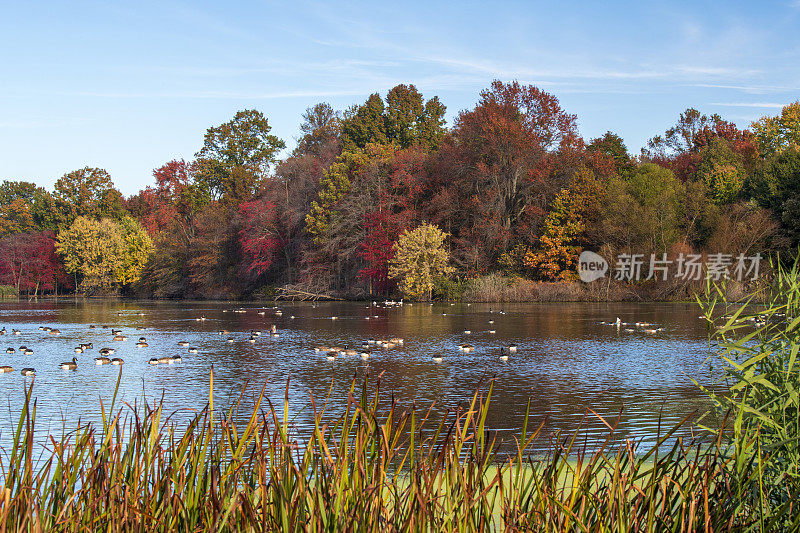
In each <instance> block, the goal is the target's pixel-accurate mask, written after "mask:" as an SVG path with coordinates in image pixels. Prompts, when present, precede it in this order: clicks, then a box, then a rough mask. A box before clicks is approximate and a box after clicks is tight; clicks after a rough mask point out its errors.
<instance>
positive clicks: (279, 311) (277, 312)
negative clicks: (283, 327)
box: [275, 309, 283, 316]
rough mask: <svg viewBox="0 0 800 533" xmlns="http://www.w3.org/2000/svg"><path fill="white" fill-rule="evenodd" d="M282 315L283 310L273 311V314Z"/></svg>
mask: <svg viewBox="0 0 800 533" xmlns="http://www.w3.org/2000/svg"><path fill="white" fill-rule="evenodd" d="M282 315H283V311H281V310H280V309H278V310H277V311H275V316H282Z"/></svg>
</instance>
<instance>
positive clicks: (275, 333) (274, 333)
mask: <svg viewBox="0 0 800 533" xmlns="http://www.w3.org/2000/svg"><path fill="white" fill-rule="evenodd" d="M270 335H272V336H273V337H280V336H281V334H280V333H278V332H277V331H275V332H272V333H270Z"/></svg>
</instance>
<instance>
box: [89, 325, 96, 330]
mask: <svg viewBox="0 0 800 533" xmlns="http://www.w3.org/2000/svg"><path fill="white" fill-rule="evenodd" d="M96 328H97V326H95V325H94V324H89V329H96Z"/></svg>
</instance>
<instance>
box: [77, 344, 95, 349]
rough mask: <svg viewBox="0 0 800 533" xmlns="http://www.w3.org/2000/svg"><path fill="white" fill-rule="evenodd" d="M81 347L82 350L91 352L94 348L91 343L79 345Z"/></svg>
mask: <svg viewBox="0 0 800 533" xmlns="http://www.w3.org/2000/svg"><path fill="white" fill-rule="evenodd" d="M79 346H80V347H81V348H83V349H84V350H91V349H92V348H93V346H92V343H91V342H89V343H81V344H79Z"/></svg>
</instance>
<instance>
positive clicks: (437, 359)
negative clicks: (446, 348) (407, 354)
mask: <svg viewBox="0 0 800 533" xmlns="http://www.w3.org/2000/svg"><path fill="white" fill-rule="evenodd" d="M431 359H433V362H434V363H441V362H442V361H443V359H442V356H440V355H434V356H433V357H432V358H431Z"/></svg>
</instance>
